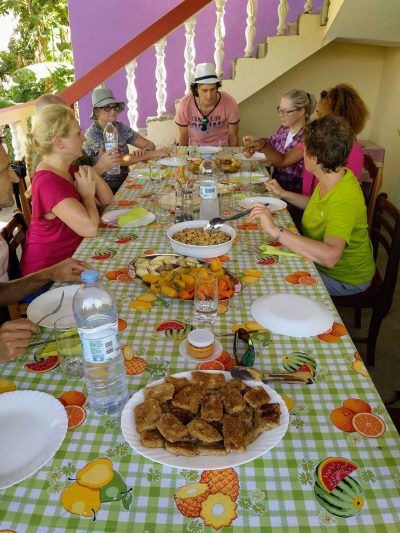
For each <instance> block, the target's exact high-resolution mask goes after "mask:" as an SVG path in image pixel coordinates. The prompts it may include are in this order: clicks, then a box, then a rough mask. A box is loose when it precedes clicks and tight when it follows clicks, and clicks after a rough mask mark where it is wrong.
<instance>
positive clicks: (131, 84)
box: [125, 59, 138, 131]
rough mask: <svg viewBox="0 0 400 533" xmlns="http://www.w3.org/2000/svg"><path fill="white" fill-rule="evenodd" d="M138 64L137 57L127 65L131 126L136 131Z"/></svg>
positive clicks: (127, 93) (127, 96)
mask: <svg viewBox="0 0 400 533" xmlns="http://www.w3.org/2000/svg"><path fill="white" fill-rule="evenodd" d="M136 66H137V62H136V59H133V60H132V61H130V62H129V63H128V64H127V65H125V70H126V81H127V85H126V98H127V101H128V120H129V125H130V127H131V128H132V129H133V130H135V131H137V120H138V106H137V91H136V85H135V70H136Z"/></svg>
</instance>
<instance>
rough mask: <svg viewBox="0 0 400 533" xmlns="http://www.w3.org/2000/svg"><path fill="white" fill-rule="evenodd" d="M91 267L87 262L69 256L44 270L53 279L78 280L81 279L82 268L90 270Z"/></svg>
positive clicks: (63, 280) (62, 280)
mask: <svg viewBox="0 0 400 533" xmlns="http://www.w3.org/2000/svg"><path fill="white" fill-rule="evenodd" d="M91 268H92V267H91V266H90V265H89V263H86V262H85V261H80V260H78V259H73V258H71V257H70V258H68V259H64V261H61V262H60V263H57V264H55V265H53V266H51V267H48V268H47V269H46V270H45V271H44V272H45V273H46V275H47V276H48V277H49V278H50V279H51V280H53V281H61V282H66V281H73V282H77V281H78V282H79V281H80V279H81V273H82V272H83V271H84V270H90V269H91Z"/></svg>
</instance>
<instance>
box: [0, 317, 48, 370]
mask: <svg viewBox="0 0 400 533" xmlns="http://www.w3.org/2000/svg"><path fill="white" fill-rule="evenodd" d="M39 331H40V327H39V326H37V325H36V324H34V323H33V322H31V321H30V320H28V319H26V318H21V319H20V320H12V321H11V322H4V324H3V325H2V326H1V327H0V363H5V362H6V361H11V360H12V359H15V358H16V357H18V356H19V355H22V354H23V353H24V352H25V350H26V349H27V347H28V346H29V344H30V342H31V339H32V335H33V334H34V333H39Z"/></svg>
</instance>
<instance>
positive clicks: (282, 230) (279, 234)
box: [274, 226, 286, 241]
mask: <svg viewBox="0 0 400 533" xmlns="http://www.w3.org/2000/svg"><path fill="white" fill-rule="evenodd" d="M285 229H286V228H285V227H284V226H279V228H278V233H277V234H276V235H275V236H274V239H275V240H276V241H279V239H280V238H281V237H282V233H283V232H284V231H285Z"/></svg>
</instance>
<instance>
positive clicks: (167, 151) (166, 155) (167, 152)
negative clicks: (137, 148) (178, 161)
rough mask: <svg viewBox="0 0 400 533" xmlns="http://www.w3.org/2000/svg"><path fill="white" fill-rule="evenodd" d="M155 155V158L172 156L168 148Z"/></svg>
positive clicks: (159, 150)
mask: <svg viewBox="0 0 400 533" xmlns="http://www.w3.org/2000/svg"><path fill="white" fill-rule="evenodd" d="M153 153H154V157H169V156H170V155H171V150H168V148H159V149H158V150H156V151H155V152H153Z"/></svg>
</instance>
